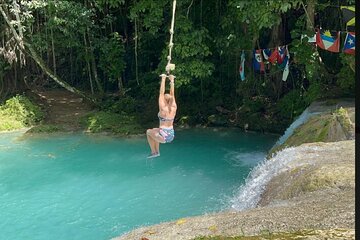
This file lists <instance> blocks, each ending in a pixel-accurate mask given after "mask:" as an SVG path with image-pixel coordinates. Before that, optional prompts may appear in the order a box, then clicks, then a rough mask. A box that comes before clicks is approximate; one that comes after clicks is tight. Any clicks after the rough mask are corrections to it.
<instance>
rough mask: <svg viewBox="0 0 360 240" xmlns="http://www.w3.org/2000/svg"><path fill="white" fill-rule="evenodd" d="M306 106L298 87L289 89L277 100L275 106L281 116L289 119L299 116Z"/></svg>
mask: <svg viewBox="0 0 360 240" xmlns="http://www.w3.org/2000/svg"><path fill="white" fill-rule="evenodd" d="M307 106H308V105H307V104H306V102H305V100H304V98H303V96H302V93H301V91H300V90H299V89H294V90H292V91H290V92H289V93H287V94H286V95H285V96H284V97H282V98H281V99H280V100H279V101H278V102H277V108H278V110H279V113H280V114H281V117H283V118H285V119H290V120H293V119H294V118H295V117H297V116H299V115H300V114H301V113H302V112H303V111H304V110H305V108H306V107H307Z"/></svg>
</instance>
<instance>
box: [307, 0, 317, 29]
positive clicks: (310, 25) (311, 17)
mask: <svg viewBox="0 0 360 240" xmlns="http://www.w3.org/2000/svg"><path fill="white" fill-rule="evenodd" d="M315 3H316V0H309V1H307V7H306V11H307V22H306V29H307V30H309V31H313V30H314V22H315Z"/></svg>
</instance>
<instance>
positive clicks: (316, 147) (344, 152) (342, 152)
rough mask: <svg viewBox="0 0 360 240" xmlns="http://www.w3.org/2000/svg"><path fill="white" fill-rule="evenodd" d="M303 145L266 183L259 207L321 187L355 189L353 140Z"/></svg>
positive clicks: (320, 188)
mask: <svg viewBox="0 0 360 240" xmlns="http://www.w3.org/2000/svg"><path fill="white" fill-rule="evenodd" d="M307 146H308V147H309V148H308V149H307V150H303V151H298V152H297V154H296V156H294V158H296V160H295V161H292V162H291V164H290V165H289V166H288V168H289V169H288V170H287V171H284V172H282V173H281V174H279V175H277V176H275V177H274V178H273V179H272V180H271V181H270V182H269V183H268V184H267V186H266V190H265V191H264V193H263V194H262V198H261V200H260V202H259V204H258V205H259V206H266V205H268V204H271V203H274V202H277V201H279V200H288V199H291V198H293V197H297V196H301V195H306V194H307V193H310V192H314V191H318V190H322V189H329V188H334V189H340V190H344V189H355V141H353V140H351V141H340V142H334V143H312V144H303V145H301V147H307Z"/></svg>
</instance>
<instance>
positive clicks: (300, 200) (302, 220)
mask: <svg viewBox="0 0 360 240" xmlns="http://www.w3.org/2000/svg"><path fill="white" fill-rule="evenodd" d="M345 102H346V103H345V104H344V103H341V102H336V103H332V104H329V103H314V104H313V105H312V106H310V108H309V109H310V110H311V111H314V112H317V113H318V114H316V115H314V116H312V117H310V118H309V119H308V120H307V121H305V123H304V124H302V125H300V127H299V128H297V129H295V131H294V133H293V134H291V135H290V136H289V138H288V139H287V141H285V142H284V143H283V144H281V146H280V147H279V148H278V152H276V154H273V155H274V156H273V157H272V158H270V159H269V160H268V161H267V162H266V164H264V165H267V166H266V167H263V169H262V170H261V171H260V173H259V174H257V175H256V174H254V175H256V176H253V177H252V178H251V177H250V179H248V183H247V184H248V185H249V186H250V189H248V192H247V194H245V195H244V196H242V197H241V196H239V197H238V196H235V199H234V201H233V202H237V204H239V205H240V206H241V205H246V204H247V203H245V202H246V201H248V200H249V199H250V201H254V202H252V203H250V204H248V206H250V207H245V209H242V210H241V211H239V206H236V205H233V208H230V210H228V211H224V212H219V213H212V214H207V215H203V216H197V217H189V218H183V219H178V220H176V221H172V222H165V223H161V224H158V225H153V226H145V227H141V228H138V229H134V230H133V231H131V232H129V233H126V234H124V235H122V236H120V237H117V238H114V240H130V239H149V240H157V239H179V240H182V239H189V240H190V239H226V238H225V237H234V236H238V237H239V239H262V237H263V236H264V234H265V235H267V236H270V235H271V236H275V235H276V234H277V233H278V234H279V236H280V235H282V234H285V235H286V236H288V238H287V239H295V238H296V237H305V235H306V234H309V235H311V237H309V239H355V140H353V139H354V134H353V133H354V127H355V125H354V121H353V120H354V114H353V113H354V111H355V106H354V104H353V103H350V104H349V102H348V101H345ZM339 109H340V112H338V111H339ZM341 109H342V110H341ZM324 118H325V119H327V120H329V121H324ZM314 122H316V123H317V124H314ZM347 122H349V124H347ZM344 123H345V124H344ZM323 126H330V127H327V128H324V127H323ZM319 127H320V129H319ZM321 127H322V128H321ZM323 129H326V131H325V130H323ZM315 130H316V131H315ZM322 130H323V131H322ZM317 131H319V132H317ZM311 133H312V135H311V137H310V138H309V137H308V136H309V134H311ZM339 133H341V134H339ZM347 133H350V134H347ZM319 134H320V135H321V136H322V137H324V138H323V139H324V142H316V139H318V136H319ZM304 136H305V137H304ZM343 138H348V139H351V140H345V139H343ZM289 139H290V140H291V141H289ZM304 141H310V142H311V141H312V143H304ZM291 144H294V145H292V146H291ZM294 146H295V147H294ZM274 153H275V152H274ZM275 163H276V164H277V165H279V164H280V166H277V168H278V169H276V171H275V170H274V169H271V168H275V167H276V166H275V165H276V164H275ZM261 167H262V166H259V168H261ZM266 171H272V173H271V174H272V176H271V177H269V176H266ZM261 174H263V175H261ZM264 179H265V180H264ZM260 182H261V184H262V185H261V186H259V184H260ZM251 188H253V189H251ZM258 189H260V190H258ZM255 190H256V192H257V193H256V194H257V196H255V197H253V196H251V194H253V193H254V191H255ZM236 197H238V199H236ZM254 199H255V200H254ZM236 208H237V209H236ZM214 236H221V237H219V238H215V237H214ZM249 236H253V237H252V238H250V237H249ZM240 237H241V238H240ZM247 237H248V238H247ZM275 239H276V238H275Z"/></svg>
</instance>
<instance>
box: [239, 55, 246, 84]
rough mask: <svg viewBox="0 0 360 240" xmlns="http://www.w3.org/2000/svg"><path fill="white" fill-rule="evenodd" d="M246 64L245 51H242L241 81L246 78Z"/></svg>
mask: <svg viewBox="0 0 360 240" xmlns="http://www.w3.org/2000/svg"><path fill="white" fill-rule="evenodd" d="M244 65H245V52H244V51H242V53H241V60H240V68H239V73H240V78H241V81H244V80H245V71H244V70H245V69H244Z"/></svg>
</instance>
